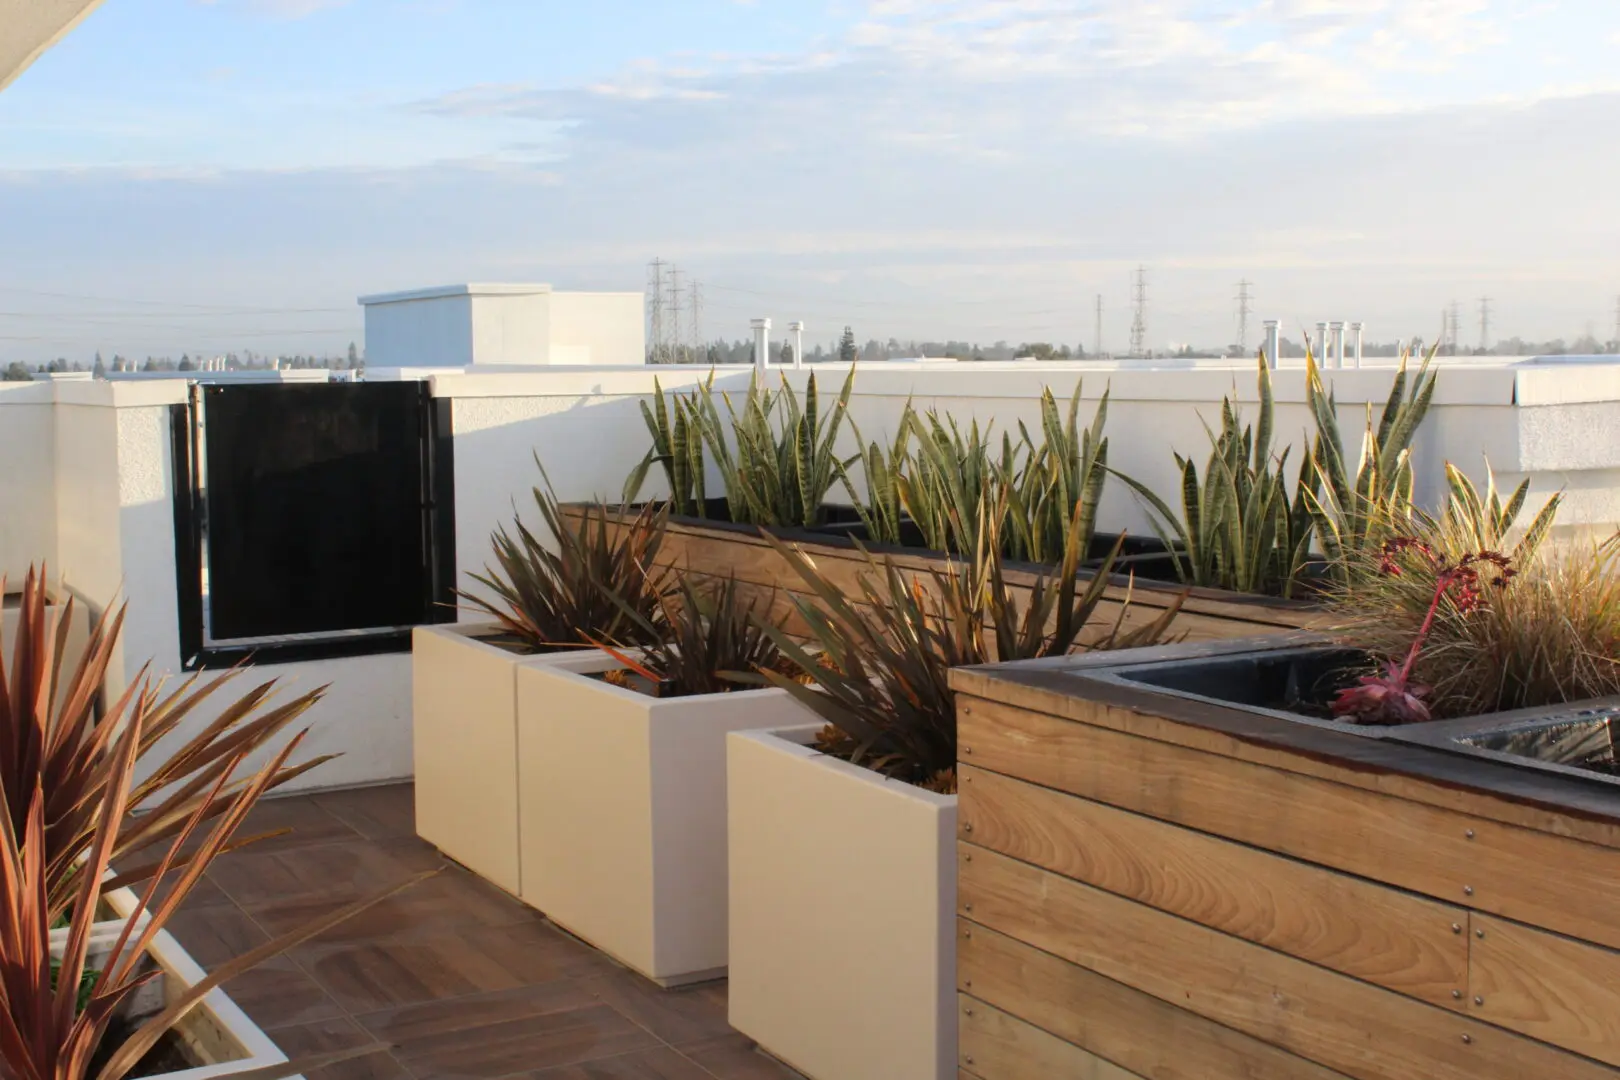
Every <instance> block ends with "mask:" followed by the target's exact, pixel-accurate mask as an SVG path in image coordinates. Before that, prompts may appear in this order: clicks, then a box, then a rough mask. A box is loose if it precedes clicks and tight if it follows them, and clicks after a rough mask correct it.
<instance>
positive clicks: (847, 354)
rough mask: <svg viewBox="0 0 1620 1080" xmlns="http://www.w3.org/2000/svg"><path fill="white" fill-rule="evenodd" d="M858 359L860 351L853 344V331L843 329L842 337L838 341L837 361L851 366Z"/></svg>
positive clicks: (846, 328) (847, 328)
mask: <svg viewBox="0 0 1620 1080" xmlns="http://www.w3.org/2000/svg"><path fill="white" fill-rule="evenodd" d="M859 357H860V349H859V348H858V347H857V346H856V344H855V331H854V330H852V329H850V328H849V327H847V326H846V327H844V333H843V336H842V337H840V338H839V339H838V359H840V360H842V361H843V362H844V363H846V364H853V363H854V362H855V361H856V360H857V359H858V358H859Z"/></svg>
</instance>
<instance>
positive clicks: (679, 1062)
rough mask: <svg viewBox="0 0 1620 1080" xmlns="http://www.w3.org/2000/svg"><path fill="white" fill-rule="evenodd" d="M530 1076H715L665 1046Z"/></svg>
mask: <svg viewBox="0 0 1620 1080" xmlns="http://www.w3.org/2000/svg"><path fill="white" fill-rule="evenodd" d="M528 1075H529V1078H530V1080H714V1077H713V1076H712V1075H711V1074H710V1073H708V1072H707V1071H706V1070H704V1069H701V1068H699V1067H698V1066H697V1065H695V1064H693V1063H692V1062H691V1061H690V1060H689V1059H687V1058H684V1057H682V1056H681V1055H680V1054H677V1053H676V1052H675V1051H673V1050H671V1049H669V1048H668V1047H667V1046H661V1047H658V1048H657V1049H654V1050H641V1051H638V1052H636V1053H634V1054H625V1055H623V1056H622V1057H613V1058H602V1059H600V1060H598V1061H588V1062H585V1063H583V1064H580V1065H561V1066H558V1067H557V1068H555V1069H542V1070H540V1071H539V1072H537V1073H530V1074H528Z"/></svg>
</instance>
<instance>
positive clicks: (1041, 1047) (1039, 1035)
mask: <svg viewBox="0 0 1620 1080" xmlns="http://www.w3.org/2000/svg"><path fill="white" fill-rule="evenodd" d="M957 1030H958V1031H960V1032H961V1042H960V1045H961V1048H962V1049H961V1053H962V1067H963V1068H964V1069H972V1070H973V1071H974V1074H975V1075H977V1076H978V1077H980V1080H1035V1078H1037V1077H1053V1078H1057V1077H1061V1078H1062V1080H1143V1078H1142V1077H1141V1076H1139V1075H1138V1074H1136V1073H1133V1072H1130V1071H1129V1070H1126V1069H1122V1068H1120V1067H1119V1066H1118V1065H1115V1064H1114V1063H1113V1062H1111V1061H1107V1060H1104V1059H1103V1058H1100V1057H1098V1056H1096V1055H1095V1054H1091V1053H1088V1052H1087V1051H1085V1050H1082V1049H1080V1048H1079V1047H1078V1046H1075V1045H1074V1044H1073V1043H1067V1042H1064V1041H1063V1040H1062V1039H1060V1038H1058V1037H1057V1036H1055V1035H1050V1034H1048V1033H1046V1032H1044V1031H1042V1030H1041V1029H1040V1028H1038V1027H1035V1026H1034V1025H1033V1024H1027V1023H1025V1022H1024V1021H1022V1020H1020V1019H1018V1017H1016V1016H1013V1015H1011V1014H1010V1013H1004V1012H1002V1011H1001V1010H1000V1009H998V1008H996V1007H995V1006H994V1005H989V1004H986V1003H985V1002H983V1001H980V1000H978V999H977V998H973V997H969V996H967V995H965V994H964V995H962V997H961V1000H960V1008H959V1017H958V1020H957Z"/></svg>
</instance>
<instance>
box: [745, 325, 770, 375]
mask: <svg viewBox="0 0 1620 1080" xmlns="http://www.w3.org/2000/svg"><path fill="white" fill-rule="evenodd" d="M748 325H749V326H750V327H752V328H753V331H754V372H755V374H757V375H759V376H760V377H761V378H762V379H763V377H764V375H765V368H766V367H767V366H768V365H769V364H770V362H771V320H769V319H750V320H749V322H748Z"/></svg>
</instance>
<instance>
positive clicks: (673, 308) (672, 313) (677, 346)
mask: <svg viewBox="0 0 1620 1080" xmlns="http://www.w3.org/2000/svg"><path fill="white" fill-rule="evenodd" d="M683 299H684V297H682V295H681V268H680V267H678V266H676V265H675V264H674V263H671V264H670V266H669V359H670V362H671V363H674V364H678V363H680V362H681V344H682V342H681V303H682V301H683Z"/></svg>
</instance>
